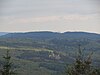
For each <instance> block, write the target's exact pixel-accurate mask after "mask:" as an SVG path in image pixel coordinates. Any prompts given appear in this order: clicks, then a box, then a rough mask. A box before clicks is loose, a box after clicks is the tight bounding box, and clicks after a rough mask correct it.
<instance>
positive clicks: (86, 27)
mask: <svg viewBox="0 0 100 75" xmlns="http://www.w3.org/2000/svg"><path fill="white" fill-rule="evenodd" d="M99 4H100V0H42V1H41V0H9V1H7V0H1V1H0V32H34V31H52V32H68V31H70V32H73V31H76V32H80V31H81V32H90V33H99V34H100V25H99V24H100V9H99V7H100V5H99Z"/></svg>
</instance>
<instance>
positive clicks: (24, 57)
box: [0, 31, 100, 75]
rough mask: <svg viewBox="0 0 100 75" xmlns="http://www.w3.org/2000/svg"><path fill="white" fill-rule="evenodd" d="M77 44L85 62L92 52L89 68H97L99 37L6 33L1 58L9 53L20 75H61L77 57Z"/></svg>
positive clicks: (0, 40) (99, 63)
mask: <svg viewBox="0 0 100 75" xmlns="http://www.w3.org/2000/svg"><path fill="white" fill-rule="evenodd" d="M79 44H80V45H81V49H82V50H83V51H84V53H85V54H84V56H85V58H86V57H87V55H88V54H90V53H91V52H93V63H92V64H93V66H96V67H100V34H95V33H87V32H64V33H58V32H48V31H42V32H27V33H8V34H6V35H2V36H0V57H2V56H3V55H4V53H5V51H6V50H10V52H11V55H12V57H13V58H14V59H15V60H17V61H14V62H15V63H16V64H15V66H17V70H20V71H19V72H20V74H19V75H62V72H63V71H64V69H65V65H66V64H67V65H68V64H71V63H73V62H74V60H75V58H76V57H77V51H78V48H79ZM0 61H1V63H2V62H3V60H2V58H0Z"/></svg>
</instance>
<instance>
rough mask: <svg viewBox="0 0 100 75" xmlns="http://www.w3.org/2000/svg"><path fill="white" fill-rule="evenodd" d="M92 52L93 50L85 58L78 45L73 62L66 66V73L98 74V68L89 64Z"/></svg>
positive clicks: (75, 74)
mask: <svg viewBox="0 0 100 75" xmlns="http://www.w3.org/2000/svg"><path fill="white" fill-rule="evenodd" d="M92 54H93V52H92V53H90V54H89V55H88V56H87V57H86V58H85V56H84V53H83V51H82V50H81V48H80V45H79V50H78V56H77V58H76V60H75V63H74V64H73V65H72V66H69V67H68V68H67V71H66V75H100V70H99V69H96V68H94V67H93V66H92V65H91V64H92V60H91V57H92Z"/></svg>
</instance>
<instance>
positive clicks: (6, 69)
mask: <svg viewBox="0 0 100 75" xmlns="http://www.w3.org/2000/svg"><path fill="white" fill-rule="evenodd" d="M3 58H4V60H5V61H4V64H3V68H2V70H1V74H2V75H12V74H15V73H14V71H13V70H12V62H11V56H10V54H9V50H7V53H6V55H5V56H4V57H3Z"/></svg>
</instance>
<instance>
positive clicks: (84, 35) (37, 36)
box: [1, 31, 100, 39]
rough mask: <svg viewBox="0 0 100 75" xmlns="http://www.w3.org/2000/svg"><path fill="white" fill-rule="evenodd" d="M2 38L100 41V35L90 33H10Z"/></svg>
mask: <svg viewBox="0 0 100 75" xmlns="http://www.w3.org/2000/svg"><path fill="white" fill-rule="evenodd" d="M1 37H5V38H33V39H34V38H35V39H48V38H89V39H100V34H96V33H88V32H64V33H58V32H49V31H41V32H26V33H8V34H6V35H3V36H1Z"/></svg>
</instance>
